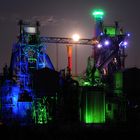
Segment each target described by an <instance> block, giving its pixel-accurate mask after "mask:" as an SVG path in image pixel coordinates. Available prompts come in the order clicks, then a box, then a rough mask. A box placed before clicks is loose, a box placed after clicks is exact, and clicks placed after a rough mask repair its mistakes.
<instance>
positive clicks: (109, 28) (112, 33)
mask: <svg viewBox="0 0 140 140" xmlns="http://www.w3.org/2000/svg"><path fill="white" fill-rule="evenodd" d="M103 30H104V31H105V30H106V34H107V35H109V36H110V37H113V36H115V35H116V28H115V26H104V27H103Z"/></svg>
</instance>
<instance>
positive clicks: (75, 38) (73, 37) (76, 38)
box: [72, 34, 80, 42]
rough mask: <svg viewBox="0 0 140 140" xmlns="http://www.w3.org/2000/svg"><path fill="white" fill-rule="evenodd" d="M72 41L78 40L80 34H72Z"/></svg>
mask: <svg viewBox="0 0 140 140" xmlns="http://www.w3.org/2000/svg"><path fill="white" fill-rule="evenodd" d="M72 39H73V41H75V42H78V41H79V40H80V36H79V35H78V34H74V35H73V36H72Z"/></svg>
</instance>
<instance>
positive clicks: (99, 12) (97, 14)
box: [92, 9, 104, 19]
mask: <svg viewBox="0 0 140 140" xmlns="http://www.w3.org/2000/svg"><path fill="white" fill-rule="evenodd" d="M92 15H93V16H94V18H96V19H102V18H103V16H104V11H103V10H101V9H97V10H94V11H93V12H92Z"/></svg>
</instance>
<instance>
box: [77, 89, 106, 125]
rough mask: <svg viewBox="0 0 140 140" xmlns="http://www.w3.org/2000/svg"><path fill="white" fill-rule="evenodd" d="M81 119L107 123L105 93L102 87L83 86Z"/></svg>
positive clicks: (84, 121)
mask: <svg viewBox="0 0 140 140" xmlns="http://www.w3.org/2000/svg"><path fill="white" fill-rule="evenodd" d="M81 88H82V92H81V108H80V121H81V122H83V123H86V124H92V123H105V94H104V92H103V89H102V88H100V89H99V88H96V87H81Z"/></svg>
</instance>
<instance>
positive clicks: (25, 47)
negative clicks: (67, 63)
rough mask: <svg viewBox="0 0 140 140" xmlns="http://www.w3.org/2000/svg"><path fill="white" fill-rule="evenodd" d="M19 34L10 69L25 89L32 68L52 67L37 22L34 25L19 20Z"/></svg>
mask: <svg viewBox="0 0 140 140" xmlns="http://www.w3.org/2000/svg"><path fill="white" fill-rule="evenodd" d="M19 26H20V35H19V39H18V42H17V43H16V44H15V45H14V46H13V50H12V57H11V65H10V71H11V75H12V77H15V78H16V82H17V83H20V86H21V87H22V88H23V89H24V90H25V89H28V88H31V84H32V81H31V75H32V72H33V71H34V70H38V69H41V68H45V67H48V68H50V69H53V70H54V67H53V65H52V63H51V61H50V59H49V56H48V55H47V54H46V45H44V44H43V43H42V42H41V41H40V37H39V22H36V24H35V25H31V24H27V23H23V22H22V21H19Z"/></svg>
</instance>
